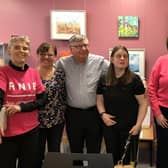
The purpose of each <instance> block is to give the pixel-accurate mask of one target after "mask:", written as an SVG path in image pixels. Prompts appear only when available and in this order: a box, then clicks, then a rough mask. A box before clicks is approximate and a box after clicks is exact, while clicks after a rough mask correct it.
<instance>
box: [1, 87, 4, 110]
mask: <svg viewBox="0 0 168 168" xmlns="http://www.w3.org/2000/svg"><path fill="white" fill-rule="evenodd" d="M3 101H4V91H3V90H2V89H0V110H1V108H2V105H3Z"/></svg>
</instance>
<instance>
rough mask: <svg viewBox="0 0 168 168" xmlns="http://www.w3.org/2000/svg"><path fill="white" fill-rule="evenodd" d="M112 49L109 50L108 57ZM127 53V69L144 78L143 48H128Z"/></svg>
mask: <svg viewBox="0 0 168 168" xmlns="http://www.w3.org/2000/svg"><path fill="white" fill-rule="evenodd" d="M112 50H113V49H112V48H110V49H109V56H110V55H111V52H112ZM128 52H129V67H130V69H131V70H132V71H133V72H135V73H136V74H138V75H140V76H141V77H142V78H144V77H145V49H144V48H128Z"/></svg>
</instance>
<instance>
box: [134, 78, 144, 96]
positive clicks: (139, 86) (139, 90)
mask: <svg viewBox="0 0 168 168" xmlns="http://www.w3.org/2000/svg"><path fill="white" fill-rule="evenodd" d="M133 82H134V87H133V89H134V94H135V95H141V94H144V93H145V87H144V84H143V82H142V79H141V78H140V77H139V75H135V78H134V80H133Z"/></svg>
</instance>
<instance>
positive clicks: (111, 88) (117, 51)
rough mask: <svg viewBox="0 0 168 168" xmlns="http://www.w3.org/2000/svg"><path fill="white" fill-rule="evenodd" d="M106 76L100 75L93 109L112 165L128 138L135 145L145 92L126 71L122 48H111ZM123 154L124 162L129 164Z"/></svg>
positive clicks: (126, 64)
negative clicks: (96, 112) (110, 154)
mask: <svg viewBox="0 0 168 168" xmlns="http://www.w3.org/2000/svg"><path fill="white" fill-rule="evenodd" d="M110 59H111V60H110V62H111V63H110V66H109V69H108V72H107V73H106V74H104V75H102V77H101V79H100V81H99V85H98V88H97V108H98V111H99V113H100V115H101V117H102V120H103V122H104V127H103V133H104V139H105V144H106V150H107V153H112V154H113V158H114V163H115V164H117V162H118V161H119V160H120V159H121V156H122V154H123V152H124V145H125V142H126V139H127V138H128V136H129V134H131V135H133V136H132V139H134V142H135V143H136V148H137V142H138V135H139V131H140V129H141V124H142V121H143V119H144V117H145V114H146V108H147V101H146V98H145V88H144V85H143V83H142V81H141V79H140V77H139V76H138V75H136V74H135V73H133V72H132V71H130V69H129V54H128V50H127V48H126V47H124V46H121V45H119V46H116V47H114V48H113V51H112V53H111V57H110ZM130 159H136V158H130V156H129V155H128V154H127V155H126V158H125V160H124V162H125V163H126V164H128V163H129V162H130Z"/></svg>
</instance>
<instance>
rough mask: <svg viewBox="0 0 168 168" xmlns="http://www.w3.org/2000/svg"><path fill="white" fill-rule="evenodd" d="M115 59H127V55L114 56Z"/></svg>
mask: <svg viewBox="0 0 168 168" xmlns="http://www.w3.org/2000/svg"><path fill="white" fill-rule="evenodd" d="M115 57H116V58H117V59H128V55H120V54H119V55H116V56H115Z"/></svg>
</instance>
